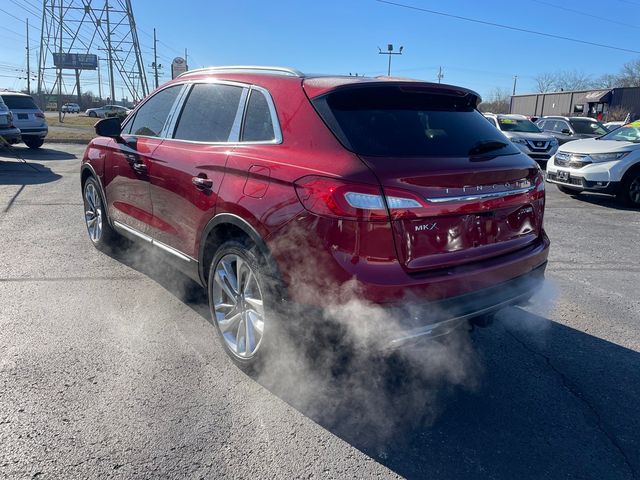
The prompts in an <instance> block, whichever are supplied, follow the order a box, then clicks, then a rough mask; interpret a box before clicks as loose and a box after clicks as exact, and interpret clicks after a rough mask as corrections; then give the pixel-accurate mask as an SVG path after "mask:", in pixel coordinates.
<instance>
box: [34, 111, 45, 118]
mask: <svg viewBox="0 0 640 480" xmlns="http://www.w3.org/2000/svg"><path fill="white" fill-rule="evenodd" d="M36 117H38V118H44V113H42V112H36Z"/></svg>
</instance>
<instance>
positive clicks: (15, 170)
mask: <svg viewBox="0 0 640 480" xmlns="http://www.w3.org/2000/svg"><path fill="white" fill-rule="evenodd" d="M61 178H62V176H61V175H58V174H57V173H54V172H52V171H51V169H50V168H48V167H46V166H44V165H42V164H41V163H34V162H22V161H20V160H17V159H13V160H10V161H5V160H2V159H1V158H0V185H23V186H24V185H39V184H42V183H51V182H55V181H56V180H59V179H61Z"/></svg>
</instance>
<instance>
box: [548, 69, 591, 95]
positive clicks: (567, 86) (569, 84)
mask: <svg viewBox="0 0 640 480" xmlns="http://www.w3.org/2000/svg"><path fill="white" fill-rule="evenodd" d="M592 85H593V79H592V78H591V75H589V74H586V73H584V72H581V71H578V70H567V71H563V72H558V74H557V76H556V81H555V85H554V86H555V88H556V90H560V91H563V90H564V91H569V90H587V89H589V88H591V87H592Z"/></svg>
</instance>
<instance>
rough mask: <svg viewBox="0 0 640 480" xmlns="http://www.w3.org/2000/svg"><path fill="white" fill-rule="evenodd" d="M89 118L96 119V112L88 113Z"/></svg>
mask: <svg viewBox="0 0 640 480" xmlns="http://www.w3.org/2000/svg"><path fill="white" fill-rule="evenodd" d="M89 116H90V117H92V118H96V117H97V116H98V114H97V113H96V112H89Z"/></svg>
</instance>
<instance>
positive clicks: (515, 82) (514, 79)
mask: <svg viewBox="0 0 640 480" xmlns="http://www.w3.org/2000/svg"><path fill="white" fill-rule="evenodd" d="M517 84H518V75H514V76H513V95H515V94H516V85H517Z"/></svg>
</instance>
